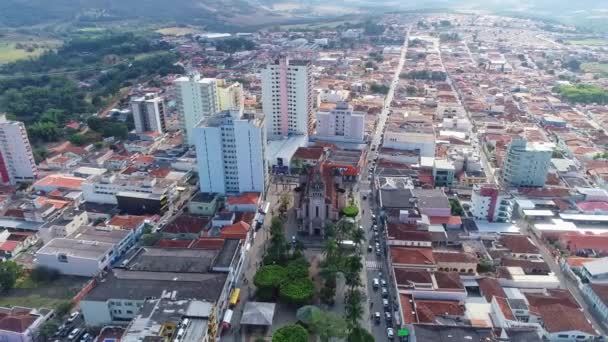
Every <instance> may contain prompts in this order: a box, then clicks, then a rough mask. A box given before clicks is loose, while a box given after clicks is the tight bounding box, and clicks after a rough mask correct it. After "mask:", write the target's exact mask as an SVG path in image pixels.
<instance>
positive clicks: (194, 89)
mask: <svg viewBox="0 0 608 342" xmlns="http://www.w3.org/2000/svg"><path fill="white" fill-rule="evenodd" d="M174 84H175V86H176V94H177V105H178V109H179V122H180V126H181V129H182V131H183V132H184V134H185V139H184V142H186V143H187V144H188V145H190V146H193V145H194V144H195V139H194V129H195V128H196V126H197V125H198V124H199V123H200V122H201V120H203V119H205V118H208V117H210V116H213V115H215V114H216V113H217V112H219V111H220V103H219V102H220V101H219V97H218V90H217V81H216V79H215V78H201V77H200V75H198V74H196V75H192V76H187V77H180V78H178V79H176V80H175V83H174Z"/></svg>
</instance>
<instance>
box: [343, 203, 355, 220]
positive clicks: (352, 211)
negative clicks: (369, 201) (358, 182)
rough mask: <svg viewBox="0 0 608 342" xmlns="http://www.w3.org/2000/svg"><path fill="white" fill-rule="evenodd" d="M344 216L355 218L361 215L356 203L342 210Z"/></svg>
mask: <svg viewBox="0 0 608 342" xmlns="http://www.w3.org/2000/svg"><path fill="white" fill-rule="evenodd" d="M342 214H343V215H344V216H346V217H351V218H355V217H357V215H359V208H357V206H356V205H355V204H354V203H351V204H350V205H349V206H347V207H344V208H343V209H342Z"/></svg>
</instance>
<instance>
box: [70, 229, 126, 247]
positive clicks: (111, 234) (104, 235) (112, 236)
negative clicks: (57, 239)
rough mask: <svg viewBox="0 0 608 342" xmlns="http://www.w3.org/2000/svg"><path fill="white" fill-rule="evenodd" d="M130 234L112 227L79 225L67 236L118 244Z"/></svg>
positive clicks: (75, 238)
mask: <svg viewBox="0 0 608 342" xmlns="http://www.w3.org/2000/svg"><path fill="white" fill-rule="evenodd" d="M129 234H131V232H130V231H128V230H123V229H114V228H112V227H94V226H80V227H79V228H78V229H77V230H76V231H75V232H74V233H73V234H72V235H70V236H69V237H68V238H70V239H74V240H86V241H97V242H104V243H109V244H118V243H120V242H121V241H123V240H124V239H125V238H126V237H127V236H129Z"/></svg>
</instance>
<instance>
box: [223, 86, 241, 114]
mask: <svg viewBox="0 0 608 342" xmlns="http://www.w3.org/2000/svg"><path fill="white" fill-rule="evenodd" d="M217 96H218V98H219V102H220V111H222V110H243V104H244V103H243V86H242V85H241V84H240V83H239V82H234V83H227V82H226V81H225V80H217Z"/></svg>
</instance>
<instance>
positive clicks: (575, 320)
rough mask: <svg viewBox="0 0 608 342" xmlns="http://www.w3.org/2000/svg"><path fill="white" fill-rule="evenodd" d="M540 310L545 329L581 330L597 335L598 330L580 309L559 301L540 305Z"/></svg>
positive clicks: (550, 331)
mask: <svg viewBox="0 0 608 342" xmlns="http://www.w3.org/2000/svg"><path fill="white" fill-rule="evenodd" d="M538 310H539V313H540V316H541V317H542V318H543V323H544V327H545V330H547V331H548V332H549V333H559V332H566V331H581V332H584V333H587V334H590V335H597V332H596V331H595V329H593V327H592V326H591V324H590V323H589V321H587V318H586V317H585V314H584V313H583V311H581V310H580V309H576V308H572V307H570V306H567V305H562V304H559V303H557V304H549V305H542V306H540V307H538Z"/></svg>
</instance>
